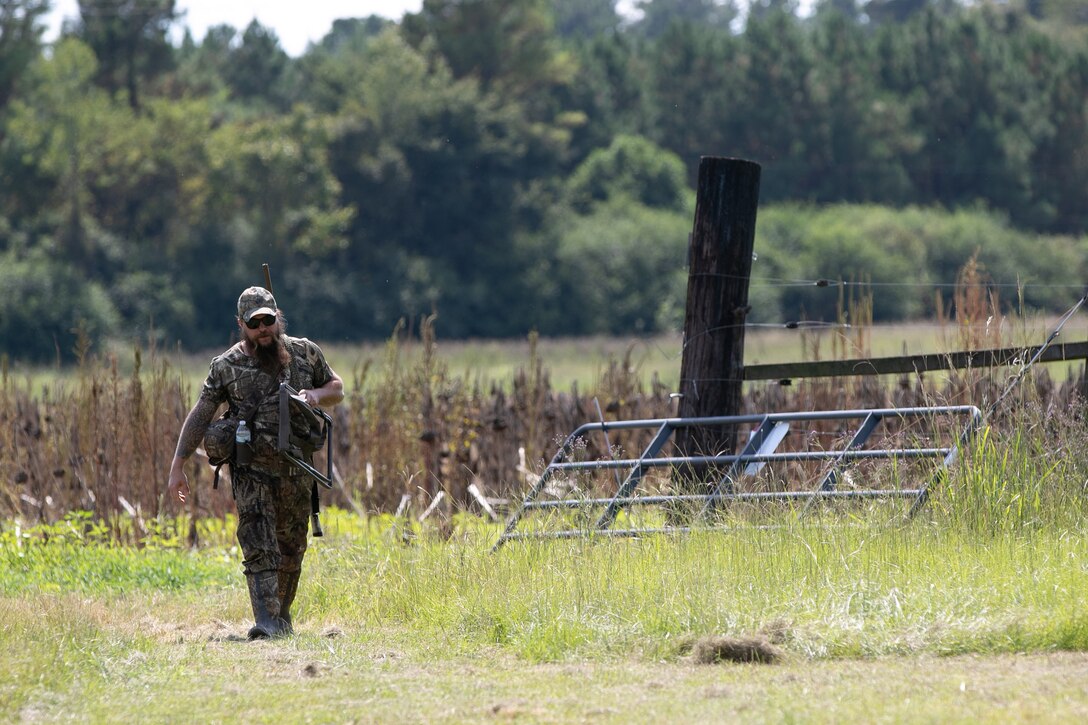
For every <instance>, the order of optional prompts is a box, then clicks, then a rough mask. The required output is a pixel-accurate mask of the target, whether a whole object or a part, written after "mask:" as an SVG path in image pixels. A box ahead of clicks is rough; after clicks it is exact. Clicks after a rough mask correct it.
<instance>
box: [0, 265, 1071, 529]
mask: <svg viewBox="0 0 1088 725" xmlns="http://www.w3.org/2000/svg"><path fill="white" fill-rule="evenodd" d="M960 281H961V285H960V288H959V289H958V291H957V294H956V295H955V296H954V298H953V301H954V308H953V310H951V312H950V314H949V315H948V316H947V317H946V319H945V320H944V322H945V324H946V325H947V326H948V327H949V328H950V329H951V330H953V332H954V334H953V335H950V338H949V339H950V343H949V344H950V345H954V346H962V345H967V346H968V348H970V347H974V346H985V345H995V343H996V344H1004V343H1006V342H1007V340H1006V337H1005V336H1007V335H1008V334H1009V333H1008V330H1009V328H1010V325H1009V324H1008V323H1007V321H1004V320H1001V321H999V324H996V325H994V324H989V325H988V324H986V321H987V320H989V321H991V322H992V318H993V316H994V314H995V313H994V310H995V309H997V305H998V301H997V300H996V298H995V297H994V296H993V295H987V294H982V293H980V292H978V290H981V289H985V282H986V280H985V278H984V276H983V273H982V272H981V271H980V270H979V268H978V267H977V266H970V265H969V266H968V267H967V268H965V270H964V272H963V273H962V275H961V280H960ZM857 289H862V290H864V287H863V286H862V287H853V286H852V287H850V290H851V296H850V297H849V298H847V297H845V296H844V297H843V299H841V300H840V309H841V317H842V318H843V320H847V319H848V320H850V321H851V322H852V324H851V326H850V327H848V328H842V329H841V330H839V331H838V332H837V333H835V334H834V335H833V337H832V341H831V354H832V355H834V356H836V357H851V356H864V355H868V354H870V350H871V347H872V345H873V331H872V329H871V324H870V323H871V320H872V296H871V294H869V293H866V292H864V291H862V292H860V293H856V292H855V291H854V290H857ZM942 314H944V313H943V311H942ZM419 329H420V340H419V344H418V350H415V349H413V350H412V351H409V350H408V346H406V344H405V343H404V341H403V339H402V335H401V332H400V331H399V330H398V331H396V332H395V333H394V334H393V335H392V336H391V338H390V340H389V341H388V343H387V344H386V346H385V348H384V350H383V353H382V355H381V356H380V357H379V358H377V359H375V360H373V361H369V360H368V361H367V362H364V363H361V364H359V365H357V366H355V367H354V368H352V369H351V370H341V372H342V373H344V374H345V375H344V377H345V379H346V382H347V383H348V386H347V387H348V395H347V400H346V401H345V403H344V404H343V405H341V406H338V408H337V409H336V412H335V431H334V433H335V434H334V445H335V451H334V453H335V460H336V463H337V475H338V487H337V490H336V491H335V492H333V493H332V494H328V495H326V503H329V504H335V505H339V506H342V507H345V508H353V509H354V510H357V511H370V512H391V511H394V510H396V509H397V508H398V507H399V506H400V505H401V503H402V501H403V500H404V497H405V496H407V497H408V499H409V500H410V501H411V502H412V504H413V507H414V510H415V511H416V512H420V511H422V510H423V509H424V508H425V507H426V506H427V505H428V504H429V503H430V502H431V501H432V500H434V498H435V497H436V496H437V495H438V493H440V492H442V493H445V494H446V497H445V499H444V500H445V502H446V503H447V504H448V507H447V509H446V510H445V511H444V512H443V516H441V517H439V518H441V519H442V520H444V521H448V520H449V516H450V515H451V514H452V513H453V512H455V511H476V512H478V511H479V508H478V502H477V500H476V499H475V498H474V497H473V496H472V495H470V494H469V489H470V486H473V485H475V486H476V488H477V489H479V490H482V491H484V492H485V493H486V494H487V495H488V496H490V497H491V498H492V499H494V500H503V499H506V500H516V499H518V498H520V497H521V496H522V495H523V493H524V491H525V489H526V486H527V483H528V481H529V480H531V477H532V476H533V475H535V474H537V473H539V472H540V470H542V468H543V465H544V462H545V461H546V460H548V459H549V458H550V457H551V455H552V454H553V453H554V451H555V450H556V448H557V446H558V443H559V441H560V440H562V438H563V437H564V436H565V435H566V434H567V433H569V432H570V431H571V430H572V429H574V428H575V427H576V426H578V425H580V424H582V423H584V422H586V421H590V420H594V419H596V417H597V415H598V412H597V411H598V405H599V406H600V408H601V409H602V410H603V414H604V416H605V417H606V418H607V419H608V420H617V419H637V418H659V417H668V416H671V415H674V414H675V403H674V401H673V400H672V399H670V397H669V395H668V393H669V391H670V388H669V387H668V386H667V385H666V384H664V383H662V382H661V380H660V379H659V377H658V376H657V375H656V374H654V373H653V372H651V371H646V370H643V369H641V367H640V362H639V357H638V355H637V354H636V346H634V345H631V346H628V348H627V349H626V350H625V351H624V353H623V354H622V355H618V356H617V355H614V356H611V357H610V358H609V359H608V360H607V362H606V363H605V364H603V365H602V366H601V368H600V369H599V370H598V374H597V376H596V384H595V385H594V387H593V388H592V389H591V390H582V389H580V388H579V387H578V386H577V385H572V386H571V388H570V389H569V390H563V389H558V388H556V387H555V386H554V385H553V383H552V379H551V373H550V369H549V367H548V365H547V364H546V361H545V360H544V358H543V356H542V354H541V352H540V349H539V346H538V340H537V339H536V337H535V336H531V337H530V340H529V345H528V351H527V359H526V360H524V361H523V362H522V364H521V365H520V367H519V368H518V369H517V371H516V372H515V373H514V374H513V375H512V377H511V378H510V379H509V380H508V381H505V382H500V381H496V380H491V379H486V378H484V377H482V376H481V375H479V374H473V373H471V372H470V371H465V372H460V373H455V372H451V369H450V363H449V362H448V361H447V359H446V358H444V357H443V356H442V355H440V354H439V352H438V341H437V337H436V334H435V329H434V321H433V319H424V320H423V321H422V322H421V324H420V326H419ZM995 335H998V337H995ZM822 344H826V343H825V342H823V338H822V337H820V336H816V335H815V334H814V333H806V337H805V340H804V344H803V346H802V347H803V349H804V351H805V355H806V356H808V357H811V358H818V357H820V355H821V354H823V351H822V349H821V345H822ZM80 359H81V363H80V365H79V367H78V368H77V370H76V372H75V374H74V376H72V377H71V378H69V379H68V380H67V381H59V380H58V381H55V382H53V383H51V384H50V385H49V386H48V387H45V388H43V389H42V390H40V391H38V390H32V389H31V388H30V383H28V382H26V381H23V382H20V381H18V380H16V379H15V378H14V377H13V376H10V375H8V374H7V370H6V369H5V370H4V375H3V377H2V380H0V421H3V422H4V425H3V426H2V427H0V517H4V518H11V517H17V518H19V519H20V520H22V521H24V522H27V523H30V522H40V523H51V522H55V521H58V520H61V519H63V518H64V517H65V516H66V515H67V514H68V513H70V512H72V511H90V512H92V513H93V514H94V518H95V520H96V521H99V522H104V523H105V524H106V525H107V526H108V527H109V528H110V529H111V530H112V531H113V532H114V536H115V538H117V539H118V540H122V539H125V540H129V541H132V542H135V543H139V542H140V541H142V540H143V539H145V538H147V537H149V536H151V535H152V534H153V527H154V525H155V524H154V522H155V521H156V520H158V519H159V518H160V517H162V516H164V515H174V514H178V513H183V514H185V515H186V517H187V518H186V519H185V520H186V521H187V522H189V523H188V525H189V529H188V531H187V532H186V536H187V538H188V540H189V541H190V542H193V541H197V540H198V539H199V530H198V528H197V527H196V525H195V522H197V521H200V520H202V519H204V518H208V517H211V518H221V517H222V516H224V515H226V514H228V513H230V512H231V511H232V509H233V503H232V501H231V500H230V496H229V483H227V484H225V485H222V486H221V487H220V488H219V490H217V491H213V490H212V489H211V487H210V485H209V483H210V482H211V469H210V468H209V467H208V466H207V465H205V464H204V462H203V461H202V460H201V459H200V456H197V457H196V458H195V459H194V462H193V463H192V464H190V468H189V473H190V479H191V482H193V483H194V484H195V485H194V487H193V488H194V492H195V494H194V496H192V497H191V500H190V501H189V503H188V504H187V506H186V508H185V509H184V511H181V510H179V509H178V508H177V506H176V504H175V503H174V502H170V501H165V500H164V499H163V496H162V493H163V490H164V487H165V474H166V471H167V470H168V467H169V461H170V458H171V456H172V454H173V449H174V444H175V442H176V440H177V436H178V432H179V429H180V427H181V424H182V421H183V420H184V417H185V414H186V412H187V411H188V409H189V407H190V405H191V402H192V400H193V398H194V395H195V391H194V390H193V386H192V384H191V382H190V378H189V376H188V374H186V373H183V372H181V371H179V370H177V369H175V368H174V367H173V366H172V364H171V361H170V359H169V358H167V357H165V356H163V355H162V354H161V353H160V352H159V351H157V350H155V349H151V350H149V351H141V350H140V349H135V350H134V351H133V353H132V361H131V364H127V363H126V364H124V365H122V364H121V363H120V361H119V359H118V358H117V357H116V356H110V357H107V358H104V359H100V358H95V357H92V356H90V355H86V354H85V355H82V356H81V358H80ZM678 362H679V361H677V364H678ZM126 370H127V372H123V371H126ZM1006 375H1007V371H1000V370H995V369H987V370H964V371H956V372H953V373H950V374H949V375H947V376H943V377H937V376H930V377H928V378H925V377H922V376H913V377H909V376H901V377H900V378H898V379H897V380H887V379H876V378H867V377H857V378H850V379H817V380H806V381H802V382H800V383H799V384H797V385H792V386H784V385H779V384H777V383H774V384H764V385H750V386H749V387H748V388H747V389H746V392H745V399H744V408H743V410H742V412H771V411H773V412H780V411H791V410H824V409H833V408H877V407H880V408H882V407H905V406H919V405H952V404H957V405H959V404H973V405H977V406H979V407H981V408H984V409H985V408H986V406H987V405H988V404H989V403H990V402H992V401H993V400H994V399H996V397H997V396H998V395H999V394H1000V392H1001V390H1002V389H1003V387H1004V385H1005V379H1006ZM1078 386H1079V380H1077V379H1075V378H1070V379H1068V380H1066V381H1065V382H1063V383H1057V382H1055V381H1053V380H1051V379H1050V378H1049V377H1048V375H1047V374H1046V372H1045V371H1042V370H1039V371H1036V374H1034V375H1033V376H1032V377H1030V378H1029V379H1028V380H1026V381H1025V382H1024V384H1023V385H1021V388H1020V390H1018V392H1017V395H1016V396H1013V398H1010V405H1009V406H1007V407H1006V409H1003V410H1001V411H999V415H997V416H996V417H995V418H994V419H993V420H992V421H991V422H992V423H993V424H994V425H995V426H996V427H997V430H999V431H1000V432H1001V433H1002V434H1005V433H1008V432H1009V431H1013V430H1016V429H1017V428H1018V427H1021V428H1022V426H1023V425H1024V424H1025V420H1026V419H1023V418H1022V417H1021V418H1018V415H1019V414H1018V413H1016V411H1017V410H1019V409H1025V410H1027V409H1031V410H1034V411H1037V412H1036V413H1034V415H1035V416H1036V418H1035V421H1036V422H1031V423H1029V424H1031V425H1043V426H1049V428H1050V429H1053V428H1054V425H1055V424H1056V421H1057V420H1058V419H1059V418H1062V417H1063V416H1064V417H1067V416H1069V415H1071V413H1070V411H1072V410H1074V409H1075V408H1076V406H1077V405H1079V403H1078V402H1077V401H1078V400H1079V398H1078V397H1077V395H1078V394H1077V388H1078ZM1062 430H1063V431H1064V432H1063V433H1062V435H1063V436H1065V437H1066V438H1069V437H1070V436H1073V435H1074V433H1073V431H1075V427H1074V426H1071V425H1067V426H1065V427H1064V428H1062ZM647 435H648V434H646V433H623V432H617V433H615V434H614V437H613V438H612V440H611V441H610V443H611V444H612V445H614V446H615V449H616V450H617V451H627V452H628V453H634V452H637V451H639V450H641V449H642V448H643V447H644V445H645V443H646V440H647ZM814 435H815V436H816V437H813V438H811V439H810V440H807V441H804V442H802V443H799V444H796V445H798V446H828V445H830V443H831V442H832V441H833V440H835V439H836V437H841V436H842V435H843V431H841V430H838V429H837V428H834V427H833V426H824V427H823V428H820V429H818V430H816V431H814ZM1011 440H1013V441H1015V440H1016V437H1015V436H1013V438H1012V439H1011ZM1040 440H1041V442H1039V443H1035V444H1033V445H1035V447H1036V451H1035V453H1036V455H1037V456H1043V457H1044V458H1047V457H1048V456H1049V458H1050V459H1052V458H1054V454H1055V451H1056V450H1058V449H1051V448H1049V447H1048V446H1049V441H1050V440H1051V438H1049V437H1044V438H1042V439H1040ZM1024 445H1026V444H1024ZM1063 445H1064V446H1065V448H1064V449H1062V450H1066V451H1071V452H1073V453H1077V452H1078V451H1079V449H1077V448H1076V446H1075V444H1073V445H1071V444H1069V443H1064V444H1063ZM587 446H588V449H587V451H586V455H598V454H601V453H607V451H603V444H602V442H595V441H590V442H587ZM1041 473H1042V474H1044V475H1043V477H1044V478H1045V479H1049V478H1052V477H1053V476H1055V475H1058V474H1057V473H1048V472H1047V471H1046V470H1045V469H1043V470H1042V471H1041ZM609 480H612V481H613V483H611V484H609V482H608V481H609ZM597 485H598V487H599V488H600V490H599V493H601V494H608V493H609V486H611V487H612V489H611V490H614V486H615V484H614V479H612V478H611V477H609V476H605V477H603V478H602V479H601V481H599V482H598V484H597ZM1023 505H1024V502H1023V501H1018V502H1017V507H1022V506H1023Z"/></svg>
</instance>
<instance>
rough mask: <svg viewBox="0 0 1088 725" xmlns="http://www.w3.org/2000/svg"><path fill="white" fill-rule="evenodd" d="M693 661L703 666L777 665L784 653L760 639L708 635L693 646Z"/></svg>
mask: <svg viewBox="0 0 1088 725" xmlns="http://www.w3.org/2000/svg"><path fill="white" fill-rule="evenodd" d="M691 656H692V659H693V660H694V661H695V662H697V663H698V664H701V665H713V664H719V663H722V662H749V663H756V664H768V665H769V664H775V663H776V662H780V661H781V660H782V651H781V650H780V649H779V648H777V647H775V646H774V645H773V644H771V643H770V642H768V641H767V640H765V639H762V638H760V637H726V636H723V635H717V634H714V635H707V636H705V637H701V638H700V639H698V640H696V642H695V644H694V645H693V646H692V651H691Z"/></svg>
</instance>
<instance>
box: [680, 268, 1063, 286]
mask: <svg viewBox="0 0 1088 725" xmlns="http://www.w3.org/2000/svg"><path fill="white" fill-rule="evenodd" d="M690 276H692V277H720V278H722V279H735V280H748V282H749V283H750V284H759V285H760V286H763V287H818V288H837V287H915V288H925V289H956V288H959V287H986V288H991V287H992V288H995V289H1075V290H1080V289H1083V288H1084V285H1083V284H1072V283H1070V284H1051V283H1045V284H1044V283H1036V282H858V281H851V280H841V279H840V280H835V279H829V278H826V277H817V278H815V279H806V278H796V277H794V278H790V277H745V276H744V275H739V274H729V273H727V272H692V273H690Z"/></svg>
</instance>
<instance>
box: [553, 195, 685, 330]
mask: <svg viewBox="0 0 1088 725" xmlns="http://www.w3.org/2000/svg"><path fill="white" fill-rule="evenodd" d="M690 218H691V217H690V214H682V213H679V212H676V211H673V210H668V209H654V208H651V207H648V206H644V205H642V204H639V203H638V202H636V201H632V200H631V199H630V198H628V197H627V196H625V195H623V194H615V195H614V196H613V197H612V198H611V199H610V200H609V201H607V202H603V203H600V204H597V205H596V206H595V207H594V209H593V211H592V212H591V213H589V214H586V215H571V216H570V217H569V218H567V219H566V220H565V221H564V222H563V223H562V225H561V228H560V235H561V236H560V238H559V241H558V251H557V255H556V268H555V271H554V272H553V276H554V277H555V278H556V279H557V280H558V282H557V285H556V288H555V289H554V291H553V293H554V294H555V295H556V296H555V299H554V301H552V302H551V305H550V306H551V307H552V309H553V310H554V311H555V312H557V313H559V314H558V317H559V319H554V320H552V323H551V325H546V326H541V331H542V332H545V333H546V334H578V335H585V334H615V333H616V332H617V331H620V330H626V331H634V332H637V333H638V334H647V333H653V332H659V331H662V330H669V329H678V327H679V326H681V325H682V322H683V314H684V306H683V299H684V291H685V289H686V286H687V275H686V263H685V254H686V250H687V233H688V226H689V225H690Z"/></svg>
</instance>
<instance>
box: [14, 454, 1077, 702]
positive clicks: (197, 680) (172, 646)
mask: <svg viewBox="0 0 1088 725" xmlns="http://www.w3.org/2000/svg"><path fill="white" fill-rule="evenodd" d="M1011 449H1012V451H1013V455H1014V457H1015V456H1016V455H1018V453H1021V452H1020V451H1017V450H1016V447H1015V446H1012V447H1011ZM1002 450H1010V448H1008V447H1002ZM997 451H998V448H997V447H994V448H986V449H980V451H979V452H978V454H977V455H978V456H983V457H986V459H985V460H978V461H975V463H977V464H978V465H977V466H973V467H972V471H973V472H971V473H968V474H965V475H962V476H958V477H956V478H955V480H953V481H952V482H951V483H950V484H949V485H948V487H947V488H946V489H944V490H942V492H940V495H938V496H937V497H936V499H935V500H934V502H933V506H932V507H930V508H928V509H927V510H926V513H925V514H924V515H923V516H922V517H920V518H919V519H916V520H914V521H913V522H910V523H904V522H903V521H901V520H899V521H897V520H895V519H886V520H880V521H877V520H875V519H874V520H870V521H864V520H859V517H858V516H857V515H851V514H850V513H849V512H843V511H840V512H829V513H828V514H827V515H825V516H821V517H816V518H814V519H813V520H812V523H811V524H806V525H797V524H794V525H791V526H786V527H783V528H778V529H769V530H756V529H747V530H741V531H737V532H733V533H726V534H723V533H717V532H702V533H694V534H688V535H683V536H672V537H666V536H659V537H652V538H646V539H638V540H578V541H561V542H556V541H552V542H529V543H512V544H508V545H507V546H506V547H504V548H502V549H500V550H499V551H498V552H496V553H490V551H489V547H490V544H491V543H492V542H493V541H494V539H495V537H496V536H497V534H498V528H497V526H496V525H490V524H484V523H481V522H480V521H479V520H477V519H475V518H473V517H461V518H458V519H457V520H456V525H455V528H454V532H453V535H452V537H451V538H449V539H444V538H442V537H440V536H438V534H437V532H436V531H435V530H432V529H429V528H427V527H426V526H421V525H418V524H413V525H412V526H411V527H409V528H405V523H404V522H403V521H401V520H397V519H395V518H393V517H392V516H388V515H386V516H381V517H371V518H368V519H360V518H358V517H355V516H353V515H350V514H347V513H344V512H341V511H332V512H328V514H327V516H326V524H325V528H326V537H325V538H323V539H320V540H314V541H313V543H312V545H311V549H310V553H309V554H308V557H307V562H306V567H305V573H304V578H303V587H302V589H301V593H300V600H299V604H300V609H299V611H298V615H297V617H296V622H297V629H298V634H297V635H296V636H294V637H291V638H287V639H283V640H276V641H271V642H256V643H249V642H245V641H244V633H245V631H246V629H247V627H248V624H249V621H248V619H249V612H248V599H247V597H246V594H245V592H244V585H243V581H242V577H241V575H240V573H239V569H240V564H239V554H238V552H237V550H236V549H235V548H234V547H233V545H232V541H231V531H232V528H233V522H231V521H229V520H228V521H222V522H215V521H203V522H201V523H200V527H201V540H202V541H204V542H205V545H204V546H203V547H202V548H201V549H198V550H188V549H186V548H184V547H182V546H181V545H180V543H179V541H180V536H179V534H178V532H181V531H185V530H186V528H187V526H188V522H187V521H185V520H178V521H173V520H163V521H159V522H156V523H155V524H152V529H153V535H152V536H151V537H148V538H146V539H145V546H144V547H143V548H140V549H137V548H135V547H131V546H119V545H116V544H114V543H111V542H112V541H113V539H112V538H111V537H110V535H109V534H108V532H107V528H106V527H105V526H102V525H96V524H94V523H93V522H90V521H89V520H88V519H87V518H86V517H81V516H74V517H70V518H69V519H68V520H67V521H65V522H61V523H58V524H55V525H53V526H50V527H43V528H38V529H31V530H23V529H21V528H18V527H16V526H15V525H13V524H11V523H9V524H5V526H4V529H3V532H2V534H0V560H2V561H0V608H2V609H3V611H4V612H5V616H4V617H3V620H2V622H0V657H2V660H3V662H4V663H5V666H4V668H2V669H0V703H2V704H0V718H2V719H4V720H5V721H28V722H57V721H65V722H67V721H88V722H136V721H140V722H144V721H148V720H150V721H164V722H225V721H228V720H230V721H239V720H242V721H255V722H389V721H406V722H465V721H469V722H486V721H493V720H518V721H524V722H582V721H587V720H590V721H598V720H600V721H604V722H630V721H639V722H650V721H671V722H690V721H696V720H720V719H733V718H742V719H744V720H746V721H748V720H750V721H756V722H793V721H799V720H800V721H813V722H839V721H844V720H854V721H869V722H872V721H906V722H915V721H928V722H932V721H941V722H946V721H961V722H980V721H981V722H999V721H1008V720H1010V719H1012V720H1022V719H1023V720H1033V721H1054V722H1063V721H1064V722H1068V721H1073V720H1077V719H1083V717H1084V716H1085V715H1086V714H1088V686H1086V685H1085V683H1084V679H1083V673H1084V671H1085V667H1086V666H1088V654H1086V652H1088V538H1086V537H1085V530H1084V528H1083V524H1082V522H1083V513H1084V508H1085V507H1084V505H1083V501H1080V500H1078V499H1077V491H1078V489H1079V488H1080V485H1079V483H1075V482H1070V481H1068V480H1067V478H1066V476H1065V474H1067V473H1070V471H1068V470H1060V471H1059V470H1054V469H1053V467H1052V468H1051V469H1050V474H1049V476H1048V475H1044V476H1043V478H1042V480H1041V481H1040V480H1039V479H1038V476H1036V477H1035V479H1036V480H1035V481H1033V482H1032V483H1031V485H1016V484H1015V482H1012V483H1008V482H1006V485H1005V487H1004V489H1001V490H998V488H997V487H996V486H994V485H993V483H994V482H993V481H992V480H991V479H994V478H995V477H999V476H1002V475H1016V476H1020V477H1027V476H1030V475H1032V473H1033V472H1034V473H1036V474H1037V473H1039V472H1040V469H1038V468H1032V463H1031V462H1030V461H1022V463H1023V466H1025V467H1023V468H1019V469H1012V468H1009V467H1008V461H1005V462H1004V463H1003V462H1002V454H1001V453H999V452H997ZM994 458H996V460H993V459H994ZM980 471H981V473H979V472H980ZM1043 473H1044V474H1045V470H1043ZM988 482H989V483H988ZM988 485H989V486H990V487H991V488H990V489H989V490H988V489H987V488H986V487H987V486H988ZM1040 486H1041V487H1043V488H1045V489H1046V490H1045V491H1041V490H1040V488H1039V487H1040ZM855 514H856V512H855ZM767 516H769V517H770V520H772V521H779V522H782V521H785V520H786V519H785V517H783V516H781V515H779V516H777V517H776V514H775V513H774V512H767ZM712 637H729V638H738V639H746V640H751V641H754V642H758V643H760V646H761V647H763V648H765V649H766V651H768V652H772V653H774V654H775V655H776V656H777V657H778V659H777V661H776V662H774V663H772V664H743V663H732V662H729V663H720V662H719V663H711V664H707V663H703V661H704V660H707V658H706V657H702V656H700V655H699V653H700V652H701V651H704V652H705V647H704V648H703V649H702V650H701V649H700V648H701V647H703V644H704V643H705V642H706V641H708V638H712Z"/></svg>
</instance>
